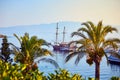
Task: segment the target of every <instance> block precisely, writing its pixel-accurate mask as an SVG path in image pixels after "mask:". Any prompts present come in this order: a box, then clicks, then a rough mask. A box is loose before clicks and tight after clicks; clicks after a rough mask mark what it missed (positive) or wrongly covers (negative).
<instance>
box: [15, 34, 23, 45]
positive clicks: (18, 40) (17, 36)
mask: <svg viewBox="0 0 120 80" xmlns="http://www.w3.org/2000/svg"><path fill="white" fill-rule="evenodd" d="M13 35H14V36H15V37H16V38H17V39H18V41H19V42H20V44H22V42H21V40H20V38H19V37H18V36H17V35H16V34H13Z"/></svg>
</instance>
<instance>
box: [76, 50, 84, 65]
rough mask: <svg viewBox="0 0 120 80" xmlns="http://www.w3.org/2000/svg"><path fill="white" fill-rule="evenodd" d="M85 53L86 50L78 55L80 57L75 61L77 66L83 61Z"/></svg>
mask: <svg viewBox="0 0 120 80" xmlns="http://www.w3.org/2000/svg"><path fill="white" fill-rule="evenodd" d="M85 52H86V51H84V50H81V51H79V54H78V56H77V58H76V60H75V64H76V65H77V64H78V63H79V61H80V59H82V58H83V57H84V55H85Z"/></svg>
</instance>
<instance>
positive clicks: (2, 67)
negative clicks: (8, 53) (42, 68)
mask: <svg viewBox="0 0 120 80" xmlns="http://www.w3.org/2000/svg"><path fill="white" fill-rule="evenodd" d="M26 68H27V67H26V65H25V64H20V65H18V64H16V65H11V64H10V63H7V62H3V61H2V60H0V80H1V79H2V80H46V77H45V76H43V73H40V72H39V71H38V69H36V70H35V71H32V70H30V71H27V73H25V71H26Z"/></svg>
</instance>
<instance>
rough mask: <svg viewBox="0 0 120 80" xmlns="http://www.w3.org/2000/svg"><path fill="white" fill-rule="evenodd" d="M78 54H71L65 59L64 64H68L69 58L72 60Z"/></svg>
mask: <svg viewBox="0 0 120 80" xmlns="http://www.w3.org/2000/svg"><path fill="white" fill-rule="evenodd" d="M77 54H78V52H71V53H70V54H69V55H68V56H67V57H66V58H65V62H68V61H69V60H70V59H71V58H73V57H74V56H76V55H77Z"/></svg>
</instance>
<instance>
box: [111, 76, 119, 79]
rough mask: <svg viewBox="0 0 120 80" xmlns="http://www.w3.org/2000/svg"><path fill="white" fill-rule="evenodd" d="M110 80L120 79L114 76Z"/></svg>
mask: <svg viewBox="0 0 120 80" xmlns="http://www.w3.org/2000/svg"><path fill="white" fill-rule="evenodd" d="M110 80H120V77H116V76H113V77H112V78H111V79H110Z"/></svg>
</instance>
